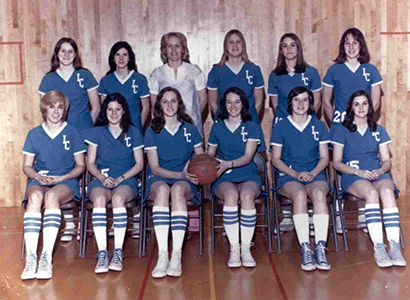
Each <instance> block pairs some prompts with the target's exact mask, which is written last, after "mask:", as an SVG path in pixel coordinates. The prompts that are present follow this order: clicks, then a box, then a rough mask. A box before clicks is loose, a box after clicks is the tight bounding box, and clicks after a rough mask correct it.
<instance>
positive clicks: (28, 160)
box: [23, 154, 51, 184]
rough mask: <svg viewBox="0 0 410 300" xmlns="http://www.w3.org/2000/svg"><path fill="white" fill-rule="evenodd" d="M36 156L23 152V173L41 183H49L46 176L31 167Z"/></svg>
mask: <svg viewBox="0 0 410 300" xmlns="http://www.w3.org/2000/svg"><path fill="white" fill-rule="evenodd" d="M35 159H36V157H35V156H34V155H27V154H24V160H23V173H24V174H25V175H26V176H27V177H28V178H30V179H34V180H37V181H38V182H40V183H41V184H51V182H50V180H49V179H50V178H49V177H48V176H43V175H41V174H39V173H37V172H36V170H34V168H33V164H34V161H35Z"/></svg>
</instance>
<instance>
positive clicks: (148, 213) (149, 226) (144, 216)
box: [138, 165, 204, 256]
mask: <svg viewBox="0 0 410 300" xmlns="http://www.w3.org/2000/svg"><path fill="white" fill-rule="evenodd" d="M148 168H149V165H147V166H146V168H145V176H147V173H148ZM145 182H146V178H145V180H144V184H145ZM145 192H146V191H145V186H144V193H142V197H143V198H142V199H144V198H145V196H148V195H145ZM199 195H200V197H201V200H202V187H201V186H199ZM186 203H187V206H188V207H190V206H198V208H199V214H198V217H192V216H190V217H189V218H191V219H196V218H197V219H199V226H189V225H188V226H187V230H190V229H191V230H199V255H202V254H203V231H204V229H203V206H202V201H201V204H200V205H198V204H196V202H195V201H194V200H193V199H191V200H188V201H187V202H186ZM170 204H171V201H170ZM153 206H154V202H153V201H151V200H147V201H145V203H144V205H142V209H141V220H140V242H139V250H138V252H139V255H140V256H145V254H146V248H147V244H148V243H149V242H150V240H151V232H152V230H154V225H153V221H152V207H153ZM185 237H186V236H185Z"/></svg>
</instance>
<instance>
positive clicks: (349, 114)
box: [342, 90, 377, 132]
mask: <svg viewBox="0 0 410 300" xmlns="http://www.w3.org/2000/svg"><path fill="white" fill-rule="evenodd" d="M360 96H365V97H366V98H367V101H368V102H369V111H368V113H367V125H368V126H369V130H370V132H374V131H376V129H377V123H376V121H375V120H374V119H373V117H374V107H373V100H372V98H371V97H370V95H369V94H368V93H367V92H366V91H363V90H359V91H356V92H354V93H353V94H352V95H351V96H350V98H349V101H348V102H347V109H346V119H345V120H344V121H343V123H342V125H343V126H345V127H346V128H347V130H349V131H350V132H355V131H356V130H357V125H356V124H355V123H354V111H353V102H354V99H355V98H356V97H360Z"/></svg>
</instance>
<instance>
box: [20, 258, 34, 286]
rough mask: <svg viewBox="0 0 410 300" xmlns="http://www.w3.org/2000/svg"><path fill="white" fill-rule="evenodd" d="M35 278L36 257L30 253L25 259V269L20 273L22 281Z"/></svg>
mask: <svg viewBox="0 0 410 300" xmlns="http://www.w3.org/2000/svg"><path fill="white" fill-rule="evenodd" d="M36 277H37V255H35V254H34V253H30V254H28V255H27V257H26V267H25V268H24V270H23V273H21V276H20V278H21V279H22V280H26V279H34V278H36Z"/></svg>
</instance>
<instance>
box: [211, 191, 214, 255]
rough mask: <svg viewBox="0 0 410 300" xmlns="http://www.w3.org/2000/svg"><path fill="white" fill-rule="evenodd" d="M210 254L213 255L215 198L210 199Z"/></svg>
mask: <svg viewBox="0 0 410 300" xmlns="http://www.w3.org/2000/svg"><path fill="white" fill-rule="evenodd" d="M211 253H212V254H214V253H215V198H214V197H212V199H211Z"/></svg>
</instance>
